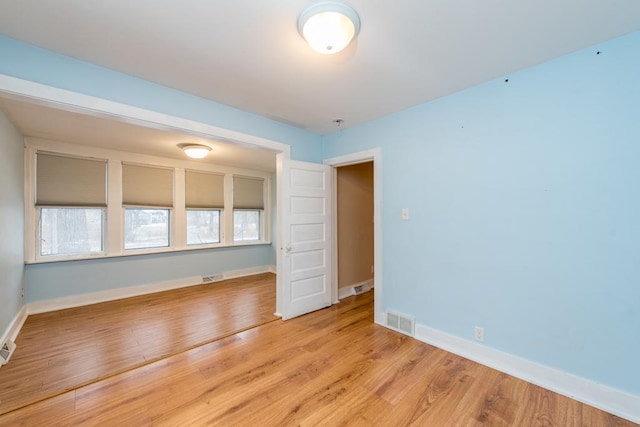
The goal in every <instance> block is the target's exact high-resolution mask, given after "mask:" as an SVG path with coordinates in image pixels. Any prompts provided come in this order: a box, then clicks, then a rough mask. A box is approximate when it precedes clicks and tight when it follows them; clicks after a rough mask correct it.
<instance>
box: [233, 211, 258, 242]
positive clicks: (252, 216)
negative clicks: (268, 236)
mask: <svg viewBox="0 0 640 427" xmlns="http://www.w3.org/2000/svg"><path fill="white" fill-rule="evenodd" d="M256 240H260V211H248V210H247V211H245V210H242V211H239V210H234V211H233V241H234V242H250V241H256Z"/></svg>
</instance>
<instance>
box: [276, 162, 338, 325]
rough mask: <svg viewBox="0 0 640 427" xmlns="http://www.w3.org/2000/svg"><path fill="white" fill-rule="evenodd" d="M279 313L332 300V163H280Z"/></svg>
mask: <svg viewBox="0 0 640 427" xmlns="http://www.w3.org/2000/svg"><path fill="white" fill-rule="evenodd" d="M280 176H281V177H282V179H283V182H282V184H283V190H284V191H283V195H284V196H285V197H283V198H282V206H280V207H279V215H280V216H281V218H280V219H281V222H280V224H281V227H280V230H281V234H280V254H279V260H280V262H281V268H279V269H278V270H279V275H281V276H282V277H280V278H279V279H280V280H282V282H281V283H282V285H281V287H280V289H281V290H282V295H280V296H279V302H280V307H279V309H278V310H279V312H280V313H279V314H280V315H281V316H282V318H283V319H289V318H292V317H296V316H300V315H302V314H306V313H309V312H312V311H314V310H318V309H321V308H324V307H328V306H330V305H331V297H332V283H331V279H332V277H333V272H332V270H331V262H332V255H331V248H332V244H331V238H332V231H331V213H332V210H331V189H332V188H333V187H332V183H331V179H332V171H331V168H330V167H329V166H325V165H321V164H316V163H307V162H299V161H286V162H283V164H282V173H281V175H280Z"/></svg>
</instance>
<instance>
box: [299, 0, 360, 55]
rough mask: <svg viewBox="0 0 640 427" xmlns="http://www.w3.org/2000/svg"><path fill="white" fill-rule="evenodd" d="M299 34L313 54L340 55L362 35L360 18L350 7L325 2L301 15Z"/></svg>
mask: <svg viewBox="0 0 640 427" xmlns="http://www.w3.org/2000/svg"><path fill="white" fill-rule="evenodd" d="M298 32H299V33H300V35H301V36H302V37H304V39H305V40H306V41H307V43H309V45H310V46H311V48H312V49H313V50H315V51H317V52H320V53H324V54H333V53H338V52H340V51H341V50H342V49H344V48H345V47H347V46H348V45H349V43H351V40H353V38H354V37H355V36H357V35H358V33H359V32H360V17H359V16H358V13H357V12H356V11H355V10H354V9H353V8H352V7H351V6H349V5H346V4H344V3H341V2H338V1H322V2H319V3H314V4H312V5H311V6H309V7H308V8H306V9H305V10H304V11H303V12H302V13H301V14H300V16H299V17H298Z"/></svg>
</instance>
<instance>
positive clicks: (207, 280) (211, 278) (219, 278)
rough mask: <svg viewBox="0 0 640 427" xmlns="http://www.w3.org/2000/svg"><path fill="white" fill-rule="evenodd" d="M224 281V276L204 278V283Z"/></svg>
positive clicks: (215, 275)
mask: <svg viewBox="0 0 640 427" xmlns="http://www.w3.org/2000/svg"><path fill="white" fill-rule="evenodd" d="M222 279H224V276H223V275H222V274H214V275H213V276H202V283H213V282H219V281H221V280H222Z"/></svg>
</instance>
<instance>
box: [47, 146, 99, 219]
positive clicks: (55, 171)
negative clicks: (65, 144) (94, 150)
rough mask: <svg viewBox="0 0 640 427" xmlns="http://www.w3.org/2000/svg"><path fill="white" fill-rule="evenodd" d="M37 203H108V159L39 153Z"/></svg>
mask: <svg viewBox="0 0 640 427" xmlns="http://www.w3.org/2000/svg"><path fill="white" fill-rule="evenodd" d="M36 205H37V206H106V205H107V161H106V160H96V159H87V158H78V157H66V156H60V155H55V154H49V153H37V157H36Z"/></svg>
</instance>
